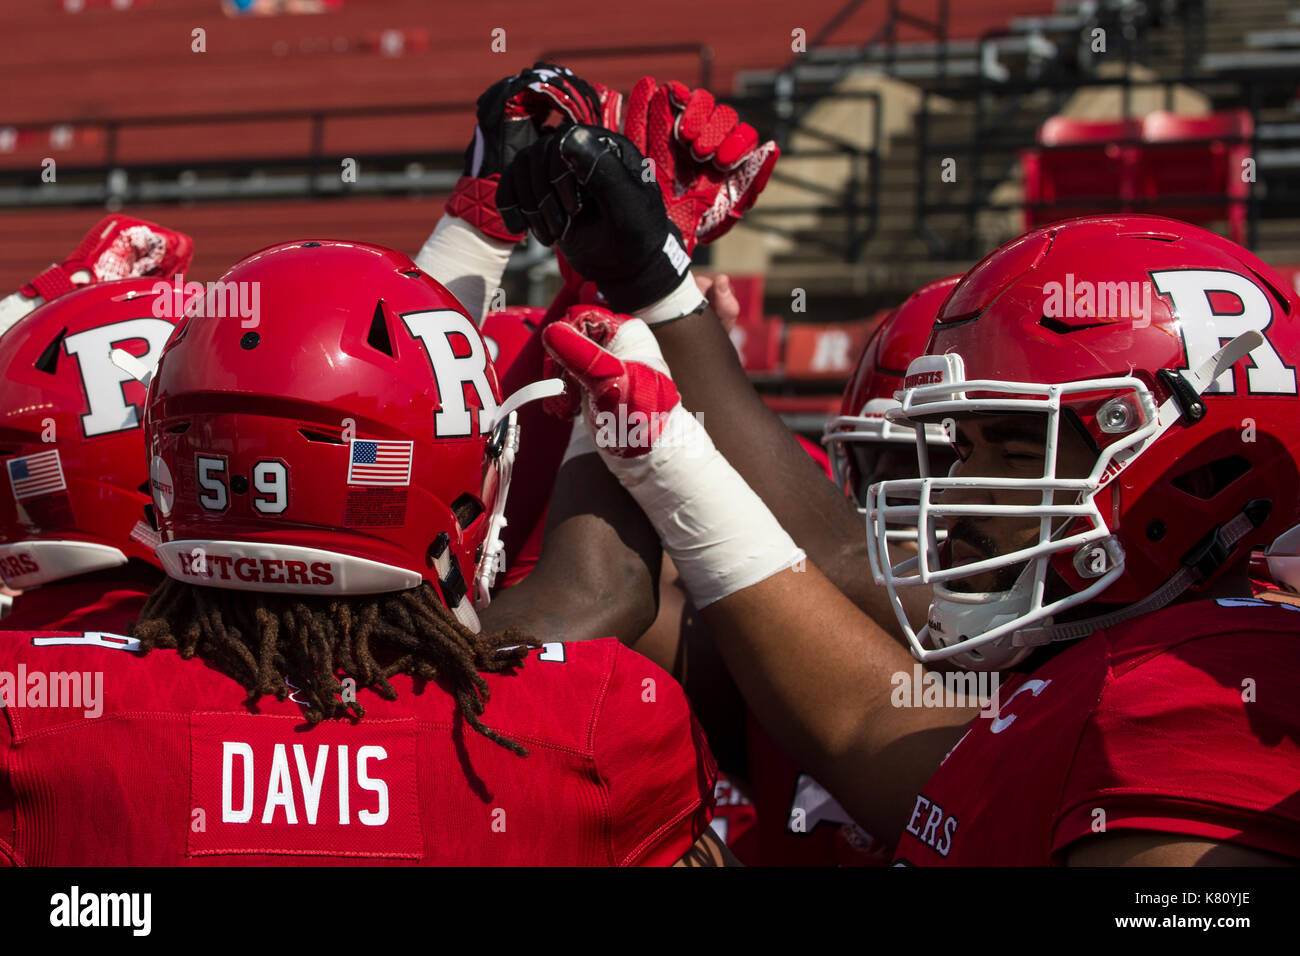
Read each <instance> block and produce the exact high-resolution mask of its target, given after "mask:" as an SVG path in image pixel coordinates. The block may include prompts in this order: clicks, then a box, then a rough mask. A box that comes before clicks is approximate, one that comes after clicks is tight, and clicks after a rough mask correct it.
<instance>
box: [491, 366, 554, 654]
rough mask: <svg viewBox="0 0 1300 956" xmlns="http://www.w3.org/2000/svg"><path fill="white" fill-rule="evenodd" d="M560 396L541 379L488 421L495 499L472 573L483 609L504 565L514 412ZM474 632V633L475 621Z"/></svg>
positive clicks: (515, 442)
mask: <svg viewBox="0 0 1300 956" xmlns="http://www.w3.org/2000/svg"><path fill="white" fill-rule="evenodd" d="M562 394H564V380H563V379H558V378H544V379H542V380H541V381H537V382H532V383H530V384H528V385H525V386H524V387H523V388H521V389H519V390H518V391H517V392H515V393H514V394H513V395H511V396H510V397H509V398H507V399H506V400H505V401H504V402H502V403H501V407H500V408H499V409H498V410H497V414H496V417H495V418H494V419H493V420H492V423H491V425H490V428H491V429H492V432H493V435H492V444H491V446H490V447H489V454H491V455H494V456H495V458H496V467H497V498H496V504H495V505H494V506H493V508H492V514H491V515H490V516H489V517H488V529H487V535H486V536H485V537H484V539H483V554H482V555H481V556H480V557H479V561H478V567H477V568H476V569H475V572H474V601H475V603H476V604H477V605H478V606H479V607H480V608H484V607H487V606H488V604H490V603H491V601H492V586H493V585H494V584H496V578H497V570H498V568H499V567H500V566H501V565H502V564H504V562H503V561H502V559H501V553H502V550H503V548H504V547H505V545H504V544H503V543H502V541H501V532H502V530H503V529H504V528H505V526H506V498H507V497H508V495H509V492H510V479H511V476H512V475H513V473H514V465H515V455H517V454H518V453H519V423H518V420H517V418H518V416H516V415H515V412H516V411H518V410H519V407H520V406H521V405H526V404H528V403H529V402H535V401H537V400H538V399H541V398H550V397H552V396H555V395H562ZM474 630H478V627H477V622H476V624H475V627H474Z"/></svg>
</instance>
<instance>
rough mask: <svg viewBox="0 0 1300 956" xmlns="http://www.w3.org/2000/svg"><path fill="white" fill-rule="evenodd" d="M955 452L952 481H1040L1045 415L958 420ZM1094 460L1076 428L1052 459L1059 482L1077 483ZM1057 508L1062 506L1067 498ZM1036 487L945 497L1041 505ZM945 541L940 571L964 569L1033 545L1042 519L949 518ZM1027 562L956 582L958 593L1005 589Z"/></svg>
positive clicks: (1063, 436) (1065, 434)
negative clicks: (1066, 480)
mask: <svg viewBox="0 0 1300 956" xmlns="http://www.w3.org/2000/svg"><path fill="white" fill-rule="evenodd" d="M954 424H955V429H954V434H953V450H954V451H955V452H956V454H957V458H958V462H957V465H956V467H955V468H954V469H953V471H952V473H951V474H952V477H954V478H1042V477H1043V468H1044V452H1045V448H1046V435H1047V418H1046V416H1044V415H1034V414H1012V415H966V416H962V417H960V418H958V419H956V420H955V423H954ZM1095 461H1096V455H1095V454H1094V453H1093V452H1092V450H1091V449H1089V448H1088V446H1087V443H1086V442H1085V440H1084V439H1083V437H1082V436H1081V435H1079V434H1077V433H1076V432H1075V431H1074V430H1073V429H1070V428H1062V429H1061V433H1060V440H1059V442H1058V448H1057V456H1056V476H1057V477H1058V478H1082V477H1086V476H1087V475H1088V473H1089V472H1090V471H1091V470H1092V466H1093V464H1094V462H1095ZM1058 497H1060V500H1057V501H1054V502H1053V503H1054V504H1065V503H1067V502H1066V501H1065V500H1064V497H1062V496H1058ZM1042 500H1043V493H1042V491H1041V490H1039V489H1036V488H1025V489H1023V490H1021V489H1006V488H958V489H948V490H947V491H945V492H944V493H943V495H942V501H943V503H944V504H980V505H989V504H992V505H1039V504H1041V503H1042ZM944 527H945V529H946V530H947V532H948V539H947V543H946V544H945V546H944V548H943V551H942V553H941V561H942V565H943V567H945V568H955V567H961V566H962V565H965V564H973V563H975V562H976V561H983V560H985V559H988V558H994V557H998V556H999V555H1004V554H1010V553H1012V552H1014V551H1018V550H1020V549H1021V548H1027V547H1031V546H1033V545H1035V544H1037V543H1038V535H1039V527H1040V519H1039V518H1036V517H1032V516H1027V517H1024V518H1018V517H1006V516H998V517H983V516H978V515H973V516H962V517H955V518H948V519H947V520H946V521H945V524H944ZM1023 568H1024V564H1023V563H1022V564H1017V565H1013V566H1011V567H1005V568H999V569H997V570H994V571H989V572H986V573H984V574H979V575H975V576H973V577H970V578H965V579H961V580H957V581H953V582H952V583H951V584H950V587H951V588H952V589H953V590H956V591H1007V590H1010V589H1011V587H1012V586H1013V585H1014V584H1015V581H1016V578H1017V577H1018V576H1019V575H1020V572H1021V570H1022V569H1023Z"/></svg>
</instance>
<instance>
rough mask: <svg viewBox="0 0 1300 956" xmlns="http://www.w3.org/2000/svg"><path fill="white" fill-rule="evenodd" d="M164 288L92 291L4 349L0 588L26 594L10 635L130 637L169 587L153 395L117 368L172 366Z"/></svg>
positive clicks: (131, 285) (44, 316)
mask: <svg viewBox="0 0 1300 956" xmlns="http://www.w3.org/2000/svg"><path fill="white" fill-rule="evenodd" d="M156 284H157V282H156V280H154V279H118V280H111V281H106V282H96V283H93V284H90V285H86V286H83V287H81V288H77V289H75V290H74V291H71V292H67V293H66V294H62V295H60V296H58V298H56V299H54V300H53V301H51V302H49V303H48V304H46V305H42V306H40V307H39V308H37V309H36V310H35V311H34V312H32V313H31V314H30V315H28V316H26V317H25V318H23V319H21V320H19V321H18V322H17V323H16V324H15V325H14V326H13V327H12V328H10V329H9V331H8V332H6V333H5V334H4V335H3V336H0V363H2V364H0V368H3V369H4V375H3V378H0V468H4V470H5V474H4V476H3V479H4V485H3V487H0V578H2V579H3V581H4V583H5V584H6V585H7V586H8V587H11V588H15V589H21V590H22V591H23V592H24V593H23V594H22V595H21V596H20V597H19V598H17V600H16V601H15V604H14V609H13V612H12V613H11V614H9V615H7V616H6V617H5V618H4V619H3V620H0V627H3V628H8V629H18V630H37V629H42V630H75V631H81V630H102V631H113V632H118V633H120V632H123V631H125V630H126V625H127V622H128V621H130V620H133V619H134V618H135V616H136V615H137V614H138V613H139V611H140V608H141V607H142V606H143V604H144V600H145V598H146V597H147V596H148V594H149V593H150V592H151V591H152V590H153V589H154V587H156V586H157V585H158V583H159V582H160V581H161V580H162V574H161V571H160V570H159V564H158V560H157V558H155V557H154V553H153V546H154V545H155V544H157V543H158V535H157V532H156V530H155V529H154V527H153V526H152V524H151V521H150V514H149V511H150V509H151V505H150V498H149V493H148V485H147V474H146V471H145V458H144V428H143V425H144V417H143V407H144V395H145V390H144V388H143V387H142V386H141V385H140V383H139V382H137V381H136V380H135V379H133V378H132V376H131V375H130V374H129V373H127V372H124V371H122V370H121V369H120V368H118V367H117V365H115V364H114V363H113V361H112V358H111V352H112V350H113V349H114V348H122V349H125V350H128V351H129V352H130V353H131V354H132V355H133V356H134V357H135V358H136V359H138V360H139V361H141V362H143V363H145V364H152V363H153V362H156V361H157V359H158V356H159V355H160V354H161V353H162V348H163V345H164V343H166V341H167V337H168V336H169V335H170V334H171V331H172V327H173V323H174V322H175V319H174V318H172V316H173V314H174V312H173V310H172V309H171V308H170V306H171V305H172V302H171V300H172V298H173V296H172V295H171V287H170V286H167V285H166V283H163V286H164V288H165V289H166V291H160V290H159V289H157V288H156ZM160 299H161V300H162V302H161V304H162V305H163V306H164V307H163V308H158V306H159V304H160ZM160 315H161V316H163V317H161V318H160V317H159V316H160Z"/></svg>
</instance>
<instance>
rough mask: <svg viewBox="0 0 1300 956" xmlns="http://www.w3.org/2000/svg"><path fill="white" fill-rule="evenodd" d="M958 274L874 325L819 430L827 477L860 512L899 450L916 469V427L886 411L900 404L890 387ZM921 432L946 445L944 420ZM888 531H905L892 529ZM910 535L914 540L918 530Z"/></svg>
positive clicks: (920, 348) (897, 383) (916, 351)
mask: <svg viewBox="0 0 1300 956" xmlns="http://www.w3.org/2000/svg"><path fill="white" fill-rule="evenodd" d="M960 278H961V276H959V275H955V276H948V277H947V278H946V279H937V280H935V281H934V282H931V283H929V284H928V285H924V286H922V287H921V288H919V289H917V290H916V291H915V292H913V293H912V294H911V295H909V296H908V297H907V298H906V299H905V300H903V304H902V305H900V306H898V307H897V308H896V309H894V310H893V311H892V312H890V313H889V314H888V315H886V316H885V318H884V319H883V320H882V321H881V323H880V324H879V325H878V326H876V330H875V332H874V333H873V334H872V336H871V338H870V340H868V342H867V346H866V348H865V349H863V351H862V355H861V356H859V357H858V364H857V367H856V368H854V370H853V377H852V378H850V379H849V383H848V385H847V386H846V387H845V389H844V398H843V400H842V401H841V403H840V414H839V415H838V416H836V417H835V418H832V419H831V420H830V421H829V422H827V423H826V427H825V429H824V430H823V432H822V444H823V445H825V446H826V450H827V451H828V452H829V453H830V460H831V477H832V478H834V480H835V484H837V485H839V486H840V488H842V489H843V490H844V493H845V494H846V495H848V496H849V497H850V498H852V499H853V501H854V502H855V503H856V504H857V505H858V511H859V512H860V513H862V514H863V515H865V514H866V510H865V509H864V508H863V507H862V503H863V501H864V499H865V496H866V491H867V486H868V485H870V484H872V483H873V482H875V481H880V480H883V479H884V478H886V477H890V473H891V472H894V471H896V470H898V469H897V468H896V467H895V466H896V464H897V462H896V461H894V459H895V457H896V453H897V452H901V451H906V452H907V453H908V461H907V464H908V467H907V469H906V471H907V473H908V474H911V475H914V474H916V469H915V466H914V463H915V457H914V455H913V454H912V451H913V447H914V446H915V444H916V431H915V429H913V428H912V427H911V426H909V425H901V424H896V423H895V422H891V421H889V420H888V419H887V418H885V412H887V411H888V410H890V409H891V408H897V407H898V400H897V399H896V398H894V393H895V392H897V391H899V390H900V389H902V387H903V375H904V373H905V372H906V370H907V366H908V363H909V362H911V361H912V359H914V358H916V357H917V356H918V355H921V354H922V353H924V352H925V343H926V342H927V341H928V340H929V338H930V329H931V328H932V327H933V326H934V319H935V316H937V315H938V314H939V307H940V306H941V305H943V300H944V299H946V298H947V297H948V293H949V292H951V291H952V287H953V286H955V285H956V284H957V281H958V280H959V279H960ZM925 434H926V441H928V442H929V443H930V444H931V445H933V446H935V447H936V448H946V447H948V439H947V437H946V436H945V435H944V433H943V428H942V426H940V425H933V424H932V425H927V426H926V428H925ZM889 534H890V535H891V536H895V535H905V534H906V532H904V531H901V530H898V531H895V530H892V529H891V530H890V532H889ZM911 538H912V540H915V539H916V535H915V534H912V535H911Z"/></svg>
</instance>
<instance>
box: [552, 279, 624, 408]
mask: <svg viewBox="0 0 1300 956" xmlns="http://www.w3.org/2000/svg"><path fill="white" fill-rule="evenodd" d="M627 321H628V317H627V316H626V315H618V314H617V313H614V312H611V311H609V309H605V308H602V307H600V306H598V305H574V306H571V307H569V308H568V309H567V310H566V311H565V313H564V314H563V315H562V316H559V317H558V318H556V319H554V320H552V321H551V322H546V321H544V322H543V332H542V343H543V344H545V343H546V332H545V329H546V328H549V327H550V326H551V325H568V326H571V327H572V328H573V329H575V330H576V331H577V332H578V333H579V334H581V335H584V336H586V337H587V338H589V339H591V341H593V342H595V343H596V344H597V345H602V346H604V345H608V344H609V343H610V342H612V341H613V340H614V333H616V332H617V331H618V329H619V326H621V325H622V324H623V323H624V322H627ZM542 377H543V378H560V379H563V380H564V385H565V391H564V394H563V395H555V396H552V397H550V398H544V399H542V407H543V408H544V409H546V411H547V412H548V413H549V414H551V415H554V416H555V417H556V418H572V417H573V416H574V415H576V414H577V412H578V409H579V407H581V399H582V386H581V384H580V383H579V382H578V381H577V380H576V379H574V377H573V376H572V375H570V374H569V373H568V371H567V370H566V369H565V367H564V365H563V364H561V363H560V362H557V361H556V360H555V359H554V358H552V357H551V355H550V354H549V352H548V354H547V355H546V357H545V358H544V359H542Z"/></svg>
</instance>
